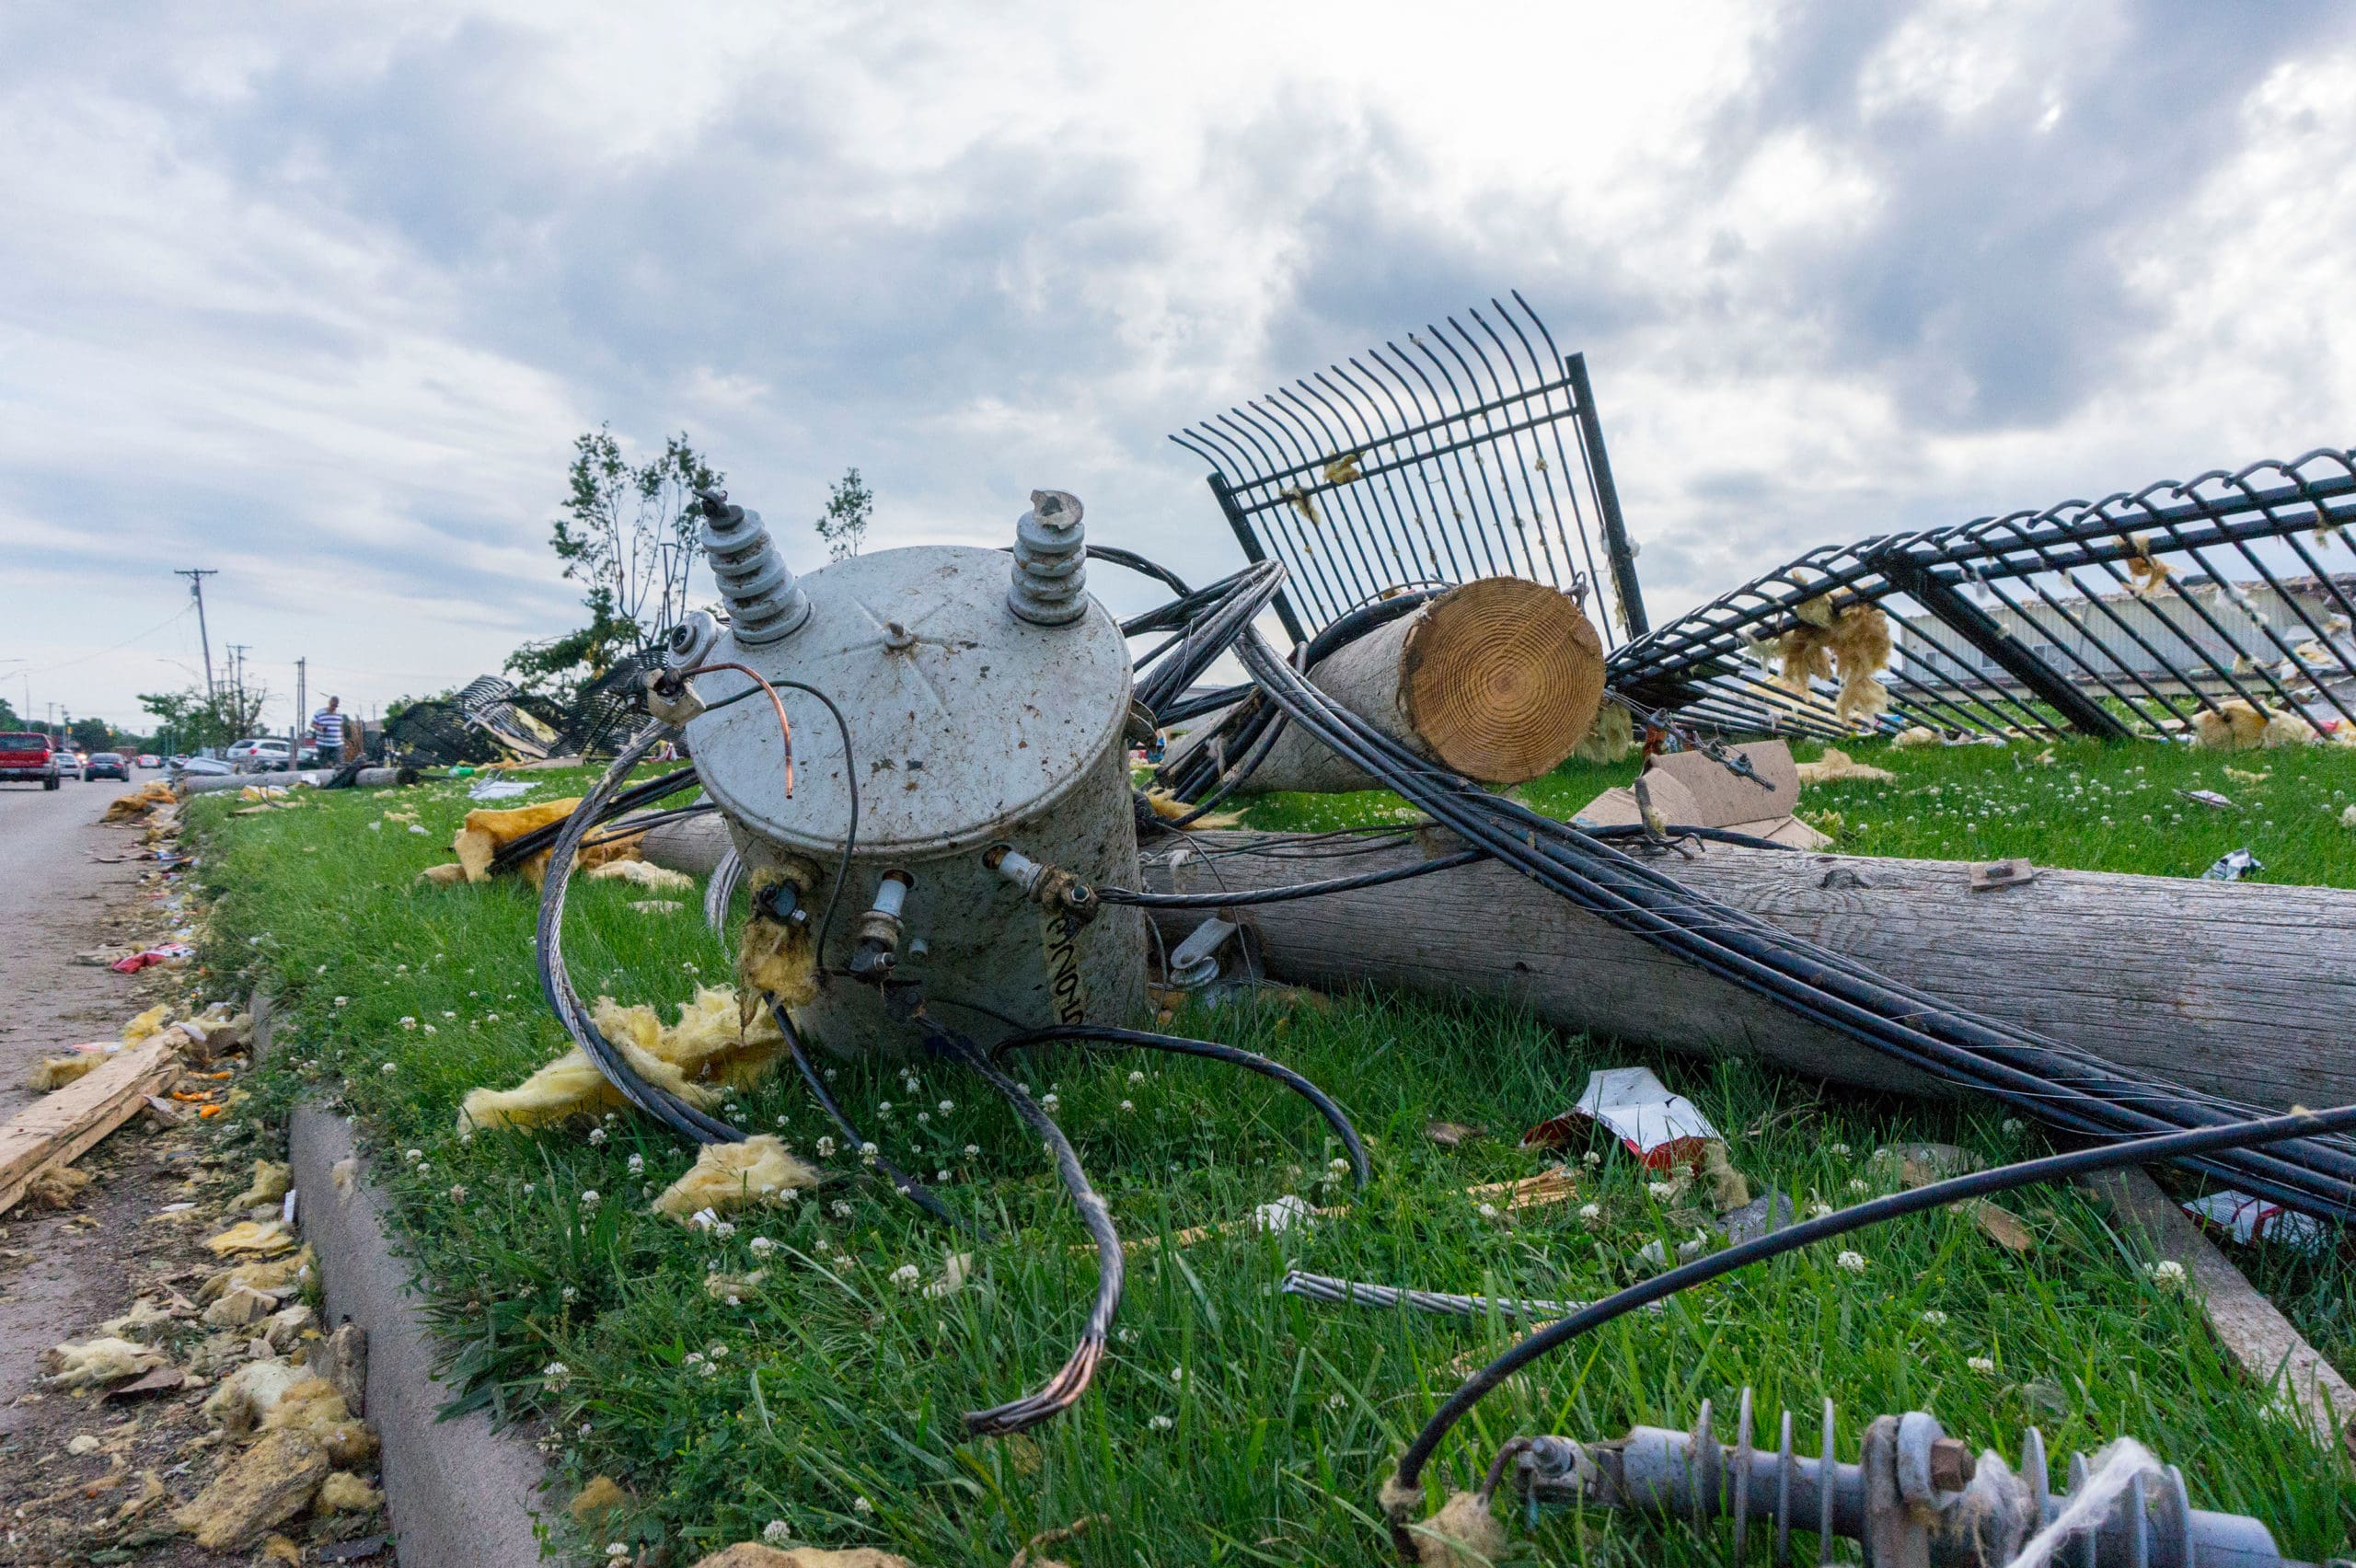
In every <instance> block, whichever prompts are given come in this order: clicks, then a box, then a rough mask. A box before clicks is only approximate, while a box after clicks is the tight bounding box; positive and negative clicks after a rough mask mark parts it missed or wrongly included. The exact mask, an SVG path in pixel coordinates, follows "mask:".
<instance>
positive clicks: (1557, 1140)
mask: <svg viewBox="0 0 2356 1568" xmlns="http://www.w3.org/2000/svg"><path fill="white" fill-rule="evenodd" d="M1582 1121H1594V1122H1600V1123H1602V1124H1603V1125H1605V1126H1606V1127H1609V1128H1611V1131H1612V1132H1614V1133H1616V1134H1618V1135H1619V1136H1620V1141H1621V1142H1622V1143H1623V1144H1624V1145H1626V1146H1627V1148H1628V1151H1629V1152H1630V1153H1631V1154H1634V1155H1635V1156H1636V1157H1637V1158H1638V1159H1642V1160H1643V1161H1644V1163H1645V1164H1646V1166H1647V1167H1649V1168H1651V1169H1653V1170H1666V1169H1667V1168H1669V1166H1671V1165H1678V1164H1685V1165H1692V1164H1698V1163H1700V1162H1701V1161H1702V1160H1703V1159H1705V1158H1706V1156H1707V1146H1709V1145H1711V1144H1714V1143H1724V1142H1725V1141H1726V1140H1725V1138H1724V1137H1723V1136H1721V1135H1720V1134H1719V1132H1718V1130H1717V1128H1715V1127H1714V1126H1712V1125H1711V1124H1710V1119H1709V1118H1708V1117H1706V1116H1704V1115H1703V1114H1702V1113H1701V1110H1700V1108H1699V1107H1697V1106H1695V1105H1694V1103H1693V1102H1692V1101H1690V1100H1688V1099H1686V1098H1685V1097H1684V1096H1683V1095H1681V1094H1671V1093H1670V1092H1669V1088H1668V1086H1667V1085H1665V1084H1663V1083H1662V1082H1661V1081H1660V1079H1658V1078H1655V1077H1654V1076H1653V1071H1652V1069H1651V1068H1650V1067H1611V1068H1606V1069H1604V1070H1602V1071H1599V1072H1594V1073H1590V1074H1588V1080H1587V1092H1585V1093H1584V1094H1582V1095H1580V1096H1579V1099H1578V1103H1577V1104H1576V1105H1574V1106H1573V1107H1571V1109H1570V1110H1569V1111H1567V1112H1565V1113H1563V1114H1562V1115H1560V1116H1556V1117H1553V1118H1552V1119H1550V1120H1548V1121H1544V1122H1541V1123H1540V1124H1538V1125H1537V1126H1534V1127H1532V1128H1530V1131H1528V1132H1526V1133H1524V1134H1523V1135H1522V1136H1521V1147H1524V1148H1561V1147H1565V1145H1567V1144H1569V1143H1570V1142H1571V1140H1572V1138H1573V1136H1574V1135H1575V1134H1576V1130H1577V1126H1578V1124H1579V1123H1580V1122H1582Z"/></svg>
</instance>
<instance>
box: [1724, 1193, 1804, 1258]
mask: <svg viewBox="0 0 2356 1568" xmlns="http://www.w3.org/2000/svg"><path fill="white" fill-rule="evenodd" d="M1793 1214H1794V1211H1793V1208H1792V1200H1791V1199H1789V1198H1787V1197H1785V1196H1784V1194H1783V1193H1777V1192H1770V1193H1767V1194H1766V1195H1765V1196H1764V1197H1758V1198H1753V1199H1751V1200H1750V1202H1749V1203H1747V1204H1745V1205H1742V1206H1741V1207H1740V1208H1736V1209H1729V1210H1727V1212H1726V1213H1724V1214H1721V1215H1720V1216H1718V1220H1717V1224H1718V1233H1719V1234H1720V1235H1722V1236H1724V1237H1725V1238H1726V1239H1727V1242H1728V1243H1729V1244H1730V1245H1733V1246H1740V1245H1741V1244H1742V1243H1744V1242H1745V1241H1749V1240H1751V1239H1755V1238H1757V1237H1761V1236H1764V1235H1766V1234H1767V1233H1768V1232H1769V1231H1771V1230H1781V1229H1782V1228H1784V1227H1785V1226H1787V1225H1789V1224H1791V1223H1792V1219H1793Z"/></svg>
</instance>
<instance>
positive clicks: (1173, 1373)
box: [1170, 1366, 1186, 1383]
mask: <svg viewBox="0 0 2356 1568" xmlns="http://www.w3.org/2000/svg"><path fill="white" fill-rule="evenodd" d="M1170 1380H1171V1381H1172V1382H1173V1383H1183V1382H1184V1381H1185V1380H1186V1369H1185V1368H1184V1366H1172V1368H1171V1369H1170Z"/></svg>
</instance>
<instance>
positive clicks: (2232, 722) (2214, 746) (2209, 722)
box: [2192, 698, 2319, 751]
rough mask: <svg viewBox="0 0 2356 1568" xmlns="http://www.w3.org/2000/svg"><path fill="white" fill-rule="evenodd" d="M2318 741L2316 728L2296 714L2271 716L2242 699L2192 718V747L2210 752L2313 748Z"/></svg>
mask: <svg viewBox="0 0 2356 1568" xmlns="http://www.w3.org/2000/svg"><path fill="white" fill-rule="evenodd" d="M2318 738H2319V737H2318V735H2317V733H2316V729H2315V726H2313V725H2312V724H2310V723H2308V722H2307V721H2305V720H2304V719H2302V718H2300V717H2299V716H2298V715H2297V714H2295V713H2269V712H2268V711H2267V710H2266V709H2263V708H2258V707H2255V706H2253V705H2252V704H2250V703H2247V702H2244V701H2243V700H2242V699H2241V698H2232V699H2230V700H2228V701H2225V702H2223V703H2220V704H2218V705H2217V707H2216V708H2214V709H2203V710H2202V711H2200V712H2199V713H2196V714H2194V715H2193V716H2192V744H2194V745H2197V746H2200V747H2203V748H2204V749H2206V750H2209V751H2248V750H2250V749H2251V748H2252V747H2255V746H2265V747H2267V748H2268V749H2269V750H2277V749H2280V748H2281V747H2283V746H2304V745H2311V744H2314V743H2315V742H2316V740H2317V739H2318Z"/></svg>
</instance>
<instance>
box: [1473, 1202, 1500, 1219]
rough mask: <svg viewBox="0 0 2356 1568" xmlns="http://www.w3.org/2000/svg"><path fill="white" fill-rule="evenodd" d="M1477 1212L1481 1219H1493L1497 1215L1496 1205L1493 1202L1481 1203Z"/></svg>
mask: <svg viewBox="0 0 2356 1568" xmlns="http://www.w3.org/2000/svg"><path fill="white" fill-rule="evenodd" d="M1477 1212H1478V1213H1479V1214H1480V1216H1481V1217H1482V1218H1483V1219H1495V1218H1496V1217H1497V1205H1495V1204H1483V1205H1481V1207H1480V1208H1479V1210H1478V1211H1477Z"/></svg>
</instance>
